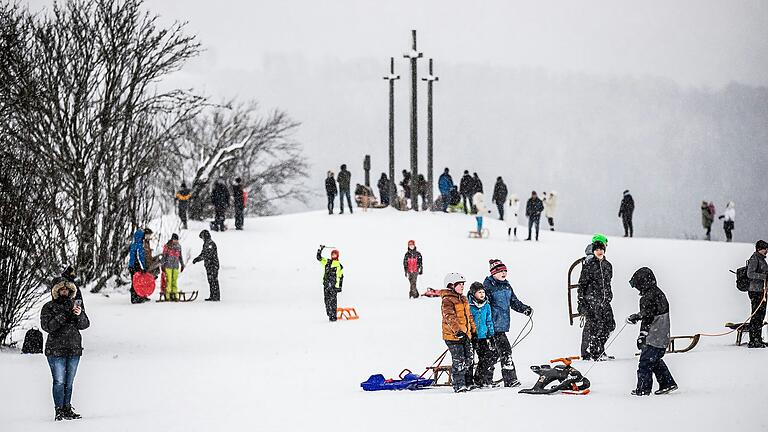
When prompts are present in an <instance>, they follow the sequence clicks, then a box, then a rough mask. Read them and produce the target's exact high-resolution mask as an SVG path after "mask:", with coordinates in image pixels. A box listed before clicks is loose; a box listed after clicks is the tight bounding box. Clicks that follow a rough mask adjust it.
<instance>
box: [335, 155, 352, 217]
mask: <svg viewBox="0 0 768 432" xmlns="http://www.w3.org/2000/svg"><path fill="white" fill-rule="evenodd" d="M351 179H352V174H351V173H350V172H349V171H347V165H346V164H342V165H341V171H339V177H338V180H339V205H340V206H341V211H340V212H339V214H344V197H346V198H347V204H349V213H350V214H352V213H354V212H353V211H352V198H351V197H350V194H349V182H350V181H351Z"/></svg>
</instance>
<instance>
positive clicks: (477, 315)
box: [467, 292, 494, 339]
mask: <svg viewBox="0 0 768 432" xmlns="http://www.w3.org/2000/svg"><path fill="white" fill-rule="evenodd" d="M467 300H468V301H469V311H470V312H471V313H472V318H473V319H474V321H475V328H476V329H477V338H478V339H487V338H489V337H491V336H493V333H494V328H493V316H492V314H491V303H490V302H489V301H488V297H486V298H485V301H484V302H482V303H478V301H477V300H476V299H475V296H474V295H473V294H472V293H471V292H470V293H469V294H467Z"/></svg>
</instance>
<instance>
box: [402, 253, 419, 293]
mask: <svg viewBox="0 0 768 432" xmlns="http://www.w3.org/2000/svg"><path fill="white" fill-rule="evenodd" d="M403 271H404V272H405V277H406V278H407V279H408V282H410V284H411V291H410V293H409V294H408V297H409V298H419V291H418V290H417V289H416V279H417V278H418V277H419V275H420V274H422V273H423V272H424V267H423V266H422V261H421V252H419V251H417V250H416V241H415V240H408V250H406V251H405V256H404V257H403Z"/></svg>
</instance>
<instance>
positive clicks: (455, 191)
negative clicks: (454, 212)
mask: <svg viewBox="0 0 768 432" xmlns="http://www.w3.org/2000/svg"><path fill="white" fill-rule="evenodd" d="M459 204H461V194H460V193H459V188H458V186H456V185H453V187H452V188H451V192H449V193H448V206H449V207H455V206H457V205H459Z"/></svg>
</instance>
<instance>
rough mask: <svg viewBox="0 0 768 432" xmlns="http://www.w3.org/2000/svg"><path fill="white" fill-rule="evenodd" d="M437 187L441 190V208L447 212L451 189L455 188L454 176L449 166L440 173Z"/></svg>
mask: <svg viewBox="0 0 768 432" xmlns="http://www.w3.org/2000/svg"><path fill="white" fill-rule="evenodd" d="M437 188H438V190H440V197H441V199H442V208H441V210H442V211H443V212H447V211H448V204H449V203H450V194H451V189H452V188H453V178H452V177H451V174H450V171H449V170H448V168H446V169H445V170H444V171H443V173H442V174H440V178H439V179H438V180H437Z"/></svg>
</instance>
